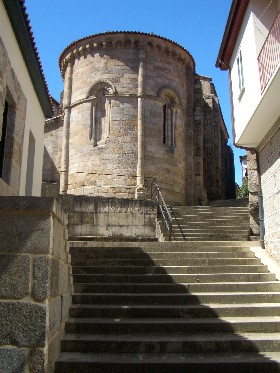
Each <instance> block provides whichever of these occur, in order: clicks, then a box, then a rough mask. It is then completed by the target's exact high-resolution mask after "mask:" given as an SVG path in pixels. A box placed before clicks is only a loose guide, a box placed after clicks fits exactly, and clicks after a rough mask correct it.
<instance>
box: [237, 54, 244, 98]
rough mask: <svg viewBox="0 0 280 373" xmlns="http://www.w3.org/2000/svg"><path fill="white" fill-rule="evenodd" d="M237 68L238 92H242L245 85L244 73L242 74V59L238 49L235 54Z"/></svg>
mask: <svg viewBox="0 0 280 373" xmlns="http://www.w3.org/2000/svg"><path fill="white" fill-rule="evenodd" d="M237 70H238V82H239V90H240V94H241V93H243V92H244V89H245V85H244V74H243V61H242V53H241V50H239V52H238V55H237Z"/></svg>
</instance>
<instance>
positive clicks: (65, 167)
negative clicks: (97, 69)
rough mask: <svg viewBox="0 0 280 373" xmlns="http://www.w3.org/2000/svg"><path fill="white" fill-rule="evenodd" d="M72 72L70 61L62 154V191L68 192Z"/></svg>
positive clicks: (65, 90) (66, 76)
mask: <svg viewBox="0 0 280 373" xmlns="http://www.w3.org/2000/svg"><path fill="white" fill-rule="evenodd" d="M72 73H73V61H71V60H70V61H68V64H67V67H66V72H65V78H64V96H63V109H64V122H63V139H62V155H61V170H60V193H61V194H67V190H68V173H69V135H70V114H71V108H70V105H71V95H72Z"/></svg>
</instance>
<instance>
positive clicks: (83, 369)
mask: <svg viewBox="0 0 280 373" xmlns="http://www.w3.org/2000/svg"><path fill="white" fill-rule="evenodd" d="M279 369H280V353H279V352H266V353H265V354H260V353H258V352H251V353H248V352H247V353H245V352H238V353H222V352H219V353H218V354H216V353H211V354H209V353H204V352H201V353H200V354H191V353H189V354H188V353H184V354H178V353H170V354H166V353H162V354H160V353H152V352H151V353H140V354H119V353H102V354H96V353H95V354H94V353H87V354H83V353H78V352H68V353H66V352H64V353H63V354H62V356H61V357H60V358H59V359H58V361H57V362H56V373H92V372H98V373H108V372H110V373H131V372H133V373H186V372H194V373H213V372H215V373H236V371H237V370H238V372H239V373H276V372H277V373H279Z"/></svg>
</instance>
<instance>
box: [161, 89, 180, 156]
mask: <svg viewBox="0 0 280 373" xmlns="http://www.w3.org/2000/svg"><path fill="white" fill-rule="evenodd" d="M159 97H160V98H161V99H162V142H163V144H164V145H166V147H167V148H168V150H169V151H171V152H174V149H175V126H176V115H177V105H178V104H179V99H178V96H177V94H176V93H175V91H174V90H173V89H172V88H169V87H164V88H162V89H161V90H160V91H159Z"/></svg>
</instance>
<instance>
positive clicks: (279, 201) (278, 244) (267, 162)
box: [259, 118, 280, 260]
mask: <svg viewBox="0 0 280 373" xmlns="http://www.w3.org/2000/svg"><path fill="white" fill-rule="evenodd" d="M279 144H280V118H278V120H277V121H276V123H275V124H274V126H273V127H272V128H271V130H270V131H269V133H268V134H267V136H266V137H265V138H264V139H263V141H262V143H261V144H260V145H259V157H260V172H261V184H262V193H263V205H264V226H265V246H266V248H267V250H268V251H269V252H271V253H272V254H273V255H274V256H275V257H276V258H277V259H278V260H280V172H279V170H280V147H279Z"/></svg>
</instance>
